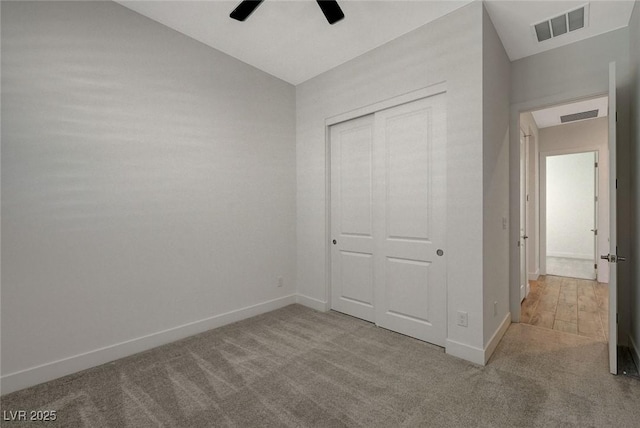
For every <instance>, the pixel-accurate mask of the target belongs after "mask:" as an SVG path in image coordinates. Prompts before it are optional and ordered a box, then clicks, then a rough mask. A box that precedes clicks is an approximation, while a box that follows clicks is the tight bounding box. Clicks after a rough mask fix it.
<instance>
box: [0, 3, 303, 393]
mask: <svg viewBox="0 0 640 428" xmlns="http://www.w3.org/2000/svg"><path fill="white" fill-rule="evenodd" d="M2 120H3V122H2V232H3V236H2V275H3V276H2V374H3V375H8V374H12V373H15V372H18V371H20V370H28V369H30V368H32V367H34V366H38V365H47V364H48V363H51V362H53V361H56V360H61V359H65V358H69V357H74V356H77V355H79V354H84V353H91V352H92V351H95V350H97V349H99V348H104V347H110V346H112V345H118V344H123V345H127V346H129V345H128V344H127V343H125V342H126V341H130V340H134V339H137V338H140V337H143V336H147V335H152V334H154V333H158V332H170V333H171V329H174V328H176V327H178V326H181V325H184V324H187V323H192V322H196V321H199V320H206V319H210V317H214V316H217V315H220V314H228V313H229V312H232V311H235V310H238V309H241V308H246V307H249V306H251V305H259V304H262V303H264V302H270V301H272V300H273V299H281V300H276V302H281V303H282V304H285V303H287V302H290V301H292V300H291V298H290V297H289V300H286V299H285V300H282V299H283V298H284V297H285V296H290V295H292V294H293V293H295V283H294V280H295V257H296V256H295V254H296V240H295V227H296V225H295V183H296V175H295V89H294V87H293V86H291V85H289V84H287V83H285V82H283V81H281V80H278V79H276V78H274V77H272V76H270V75H268V74H266V73H264V72H261V71H259V70H257V69H255V68H253V67H250V66H248V65H246V64H244V63H242V62H240V61H238V60H235V59H233V58H231V57H229V56H227V55H225V54H222V53H220V52H218V51H215V50H213V49H211V48H209V47H206V46H205V45H202V44H200V43H199V42H196V41H194V40H192V39H190V38H188V37H186V36H183V35H181V34H179V33H177V32H175V31H173V30H170V29H168V28H166V27H164V26H162V25H160V24H158V23H155V22H153V21H151V20H149V19H147V18H144V17H142V16H140V15H138V14H136V13H134V12H132V11H130V10H129V9H126V8H124V7H122V6H120V5H117V4H115V3H110V2H91V3H85V2H68V3H63V2H42V3H30V2H3V3H2ZM279 276H281V277H283V281H284V286H283V287H277V278H278V277H279ZM272 303H273V302H272ZM272 306H273V305H272ZM272 306H271V308H272ZM205 328H206V326H205ZM191 333H193V330H191ZM172 334H173V333H172ZM173 339H175V334H173ZM156 344H157V343H156ZM108 349H112V348H108ZM128 349H129V350H131V348H128ZM65 361H66V360H65ZM94 362H99V359H98V360H95V361H94ZM74 368H75V369H77V367H71V366H69V370H71V371H73V369H74ZM40 380H42V379H40ZM5 392H6V391H5Z"/></svg>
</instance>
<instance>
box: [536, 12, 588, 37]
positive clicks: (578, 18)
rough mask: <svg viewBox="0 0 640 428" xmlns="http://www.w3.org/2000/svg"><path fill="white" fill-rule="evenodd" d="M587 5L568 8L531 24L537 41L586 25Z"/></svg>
mask: <svg viewBox="0 0 640 428" xmlns="http://www.w3.org/2000/svg"><path fill="white" fill-rule="evenodd" d="M588 12H589V5H588V4H586V5H584V6H581V7H580V8H578V9H573V10H570V11H569V12H565V13H563V14H562V15H558V16H554V17H553V18H549V19H545V20H544V21H542V22H539V23H537V24H534V25H533V26H532V28H533V31H534V33H535V36H536V38H537V39H538V42H544V41H545V40H549V39H551V38H554V37H558V36H561V35H563V34H566V33H568V32H569V33H570V32H572V31H576V30H579V29H581V28H584V27H586V25H587V13H588Z"/></svg>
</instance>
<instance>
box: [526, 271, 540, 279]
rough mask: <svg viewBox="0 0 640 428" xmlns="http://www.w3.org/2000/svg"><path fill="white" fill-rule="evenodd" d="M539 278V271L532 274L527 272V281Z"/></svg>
mask: <svg viewBox="0 0 640 428" xmlns="http://www.w3.org/2000/svg"><path fill="white" fill-rule="evenodd" d="M539 277H540V269H536V271H535V272H533V273H531V272H529V274H528V279H529V281H537V280H538V278H539Z"/></svg>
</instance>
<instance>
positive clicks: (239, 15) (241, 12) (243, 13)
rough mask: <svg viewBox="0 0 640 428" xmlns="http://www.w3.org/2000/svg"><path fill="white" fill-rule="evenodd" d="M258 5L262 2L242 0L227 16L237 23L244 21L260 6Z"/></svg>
mask: <svg viewBox="0 0 640 428" xmlns="http://www.w3.org/2000/svg"><path fill="white" fill-rule="evenodd" d="M260 3H262V0H243V1H242V3H240V4H239V5H238V7H236V8H235V9H233V12H231V14H230V15H229V16H230V17H231V18H233V19H236V20H238V21H244V20H245V19H247V18H248V17H249V15H251V14H252V13H253V11H254V10H256V8H257V7H258V6H260Z"/></svg>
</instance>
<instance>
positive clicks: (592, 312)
mask: <svg viewBox="0 0 640 428" xmlns="http://www.w3.org/2000/svg"><path fill="white" fill-rule="evenodd" d="M529 284H530V286H531V292H530V293H529V296H527V298H526V299H524V300H523V302H522V312H521V319H520V322H522V323H526V324H531V325H535V326H538V327H544V328H548V329H553V330H558V331H563V332H565V333H572V334H577V335H580V336H586V337H590V338H593V339H597V340H602V341H607V338H608V306H609V295H608V286H607V284H605V283H599V282H596V281H589V280H584V279H576V278H565V277H559V276H551V275H546V276H541V277H540V278H539V279H538V280H537V281H529Z"/></svg>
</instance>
